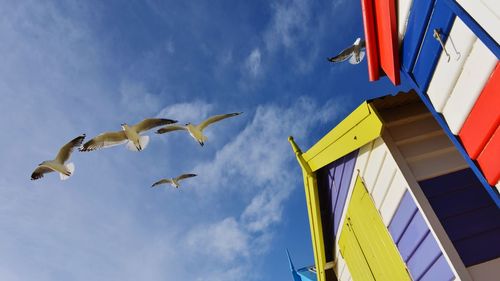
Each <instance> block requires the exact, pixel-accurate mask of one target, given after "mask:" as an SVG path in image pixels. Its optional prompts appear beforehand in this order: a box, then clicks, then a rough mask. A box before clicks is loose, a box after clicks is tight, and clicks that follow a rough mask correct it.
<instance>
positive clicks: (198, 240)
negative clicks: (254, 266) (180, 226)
mask: <svg viewBox="0 0 500 281" xmlns="http://www.w3.org/2000/svg"><path fill="white" fill-rule="evenodd" d="M186 239H187V244H188V246H189V247H190V250H191V251H193V252H195V253H197V252H199V253H201V254H203V255H205V256H208V257H209V258H212V259H214V260H220V259H221V260H222V262H223V263H229V264H230V263H232V262H233V261H235V260H237V259H241V258H244V257H247V256H248V254H249V245H248V239H249V237H248V234H247V233H246V232H245V231H244V230H242V229H241V228H240V225H239V224H238V223H237V222H236V220H235V219H234V218H232V217H229V218H225V219H223V220H222V221H219V222H216V223H214V224H211V225H205V226H203V225H202V226H196V227H195V228H193V229H192V230H191V231H190V232H189V233H188V234H187V238H186Z"/></svg>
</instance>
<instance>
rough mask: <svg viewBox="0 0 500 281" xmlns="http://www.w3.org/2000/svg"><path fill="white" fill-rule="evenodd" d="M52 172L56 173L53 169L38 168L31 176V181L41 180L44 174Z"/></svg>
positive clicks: (42, 166)
mask: <svg viewBox="0 0 500 281" xmlns="http://www.w3.org/2000/svg"><path fill="white" fill-rule="evenodd" d="M50 172H54V170H52V169H51V168H49V167H47V166H44V165H40V166H38V167H36V169H35V170H34V171H33V173H32V174H31V180H37V179H41V178H43V175H44V174H47V173H50Z"/></svg>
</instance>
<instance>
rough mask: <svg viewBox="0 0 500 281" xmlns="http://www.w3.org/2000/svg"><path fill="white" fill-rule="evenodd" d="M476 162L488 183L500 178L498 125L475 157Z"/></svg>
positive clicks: (499, 135)
mask: <svg viewBox="0 0 500 281" xmlns="http://www.w3.org/2000/svg"><path fill="white" fill-rule="evenodd" d="M497 110H498V109H497ZM477 163H478V164H479V167H480V168H481V170H482V171H483V174H484V177H485V178H486V180H487V181H488V183H489V184H490V185H495V184H496V183H497V182H498V181H499V180H500V126H499V127H497V129H496V131H495V133H494V134H493V136H492V137H491V139H490V141H489V142H488V143H487V144H486V146H485V147H484V150H483V151H482V152H481V154H479V157H477Z"/></svg>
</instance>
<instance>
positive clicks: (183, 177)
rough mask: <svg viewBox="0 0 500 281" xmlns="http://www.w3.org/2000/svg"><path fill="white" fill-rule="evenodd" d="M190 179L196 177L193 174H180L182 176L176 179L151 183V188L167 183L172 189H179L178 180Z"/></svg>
mask: <svg viewBox="0 0 500 281" xmlns="http://www.w3.org/2000/svg"><path fill="white" fill-rule="evenodd" d="M192 177H196V175H195V174H182V175H180V176H178V177H176V178H171V179H161V180H159V181H157V182H155V183H153V185H152V186H151V187H155V186H157V185H159V184H164V183H169V184H170V185H172V186H173V187H175V188H179V186H180V184H179V181H180V180H183V179H187V178H192Z"/></svg>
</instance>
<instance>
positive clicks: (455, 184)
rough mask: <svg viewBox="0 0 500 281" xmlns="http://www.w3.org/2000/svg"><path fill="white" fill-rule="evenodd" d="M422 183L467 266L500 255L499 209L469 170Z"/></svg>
mask: <svg viewBox="0 0 500 281" xmlns="http://www.w3.org/2000/svg"><path fill="white" fill-rule="evenodd" d="M419 184H420V186H421V187H422V190H423V192H424V193H425V195H426V197H427V199H428V200H429V203H430V204H431V206H432V208H433V210H434V212H435V213H436V215H437V216H438V218H439V220H440V221H441V224H442V225H443V227H444V229H445V231H446V232H447V234H448V236H449V237H450V240H451V241H452V243H453V244H454V245H455V248H456V249H457V251H458V253H459V255H460V257H461V259H462V261H463V262H464V264H465V265H466V266H471V265H475V264H479V263H482V262H485V261H488V260H491V259H495V258H498V257H500V243H498V241H499V240H498V237H500V209H498V208H497V207H496V205H495V203H494V202H493V201H492V199H491V197H490V196H489V195H488V194H487V192H486V190H485V189H484V188H483V187H482V185H481V183H480V182H479V180H478V179H477V178H476V176H475V175H474V173H473V172H472V171H471V170H470V169H464V170H460V171H457V172H454V173H450V174H447V175H442V176H439V177H436V178H433V179H428V180H425V181H421V182H419Z"/></svg>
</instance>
